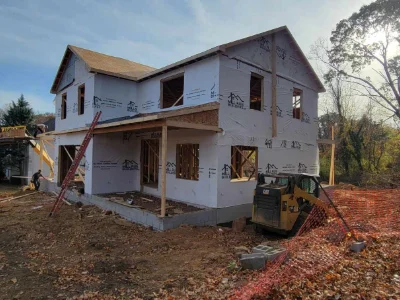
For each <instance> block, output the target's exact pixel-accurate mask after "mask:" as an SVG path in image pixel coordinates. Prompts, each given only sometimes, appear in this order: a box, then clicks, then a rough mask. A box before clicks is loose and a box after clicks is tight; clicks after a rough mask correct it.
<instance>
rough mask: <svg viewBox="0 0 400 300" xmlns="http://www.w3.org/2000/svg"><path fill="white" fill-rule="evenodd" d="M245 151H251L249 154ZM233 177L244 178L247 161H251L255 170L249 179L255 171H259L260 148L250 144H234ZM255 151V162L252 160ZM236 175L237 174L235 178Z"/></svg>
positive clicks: (232, 149)
mask: <svg viewBox="0 0 400 300" xmlns="http://www.w3.org/2000/svg"><path fill="white" fill-rule="evenodd" d="M243 151H251V152H250V153H249V154H247V155H246V154H245V153H244V152H243ZM231 153H232V154H231V179H232V180H235V179H242V178H243V177H245V176H243V173H244V169H243V167H244V165H245V163H249V164H250V165H251V166H252V167H253V172H252V173H251V174H250V176H248V179H247V180H248V181H249V180H250V179H251V178H252V177H253V175H254V173H256V172H258V167H257V165H258V148H257V147H249V146H232V147H231ZM253 153H255V159H254V161H255V163H253V162H252V161H251V160H250V156H252V155H253ZM234 176H237V178H235V177H234Z"/></svg>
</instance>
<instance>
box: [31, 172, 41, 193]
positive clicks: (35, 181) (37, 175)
mask: <svg viewBox="0 0 400 300" xmlns="http://www.w3.org/2000/svg"><path fill="white" fill-rule="evenodd" d="M40 177H42V178H44V177H43V175H42V170H39V171H37V172H36V173H35V174H33V175H32V180H31V182H32V183H33V184H34V185H35V190H36V191H38V190H39V187H40V180H39V178H40Z"/></svg>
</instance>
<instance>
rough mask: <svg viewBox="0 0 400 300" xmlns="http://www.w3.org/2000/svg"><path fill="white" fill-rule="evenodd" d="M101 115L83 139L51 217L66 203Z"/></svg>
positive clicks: (97, 116)
mask: <svg viewBox="0 0 400 300" xmlns="http://www.w3.org/2000/svg"><path fill="white" fill-rule="evenodd" d="M100 115H101V111H99V112H97V113H96V115H95V116H94V119H93V122H92V124H91V125H90V127H89V129H88V131H87V133H86V136H85V138H84V139H83V142H82V144H81V146H80V148H79V150H78V153H77V154H76V155H75V158H74V161H73V162H72V165H71V167H70V168H69V170H68V173H67V175H66V176H65V178H64V180H63V182H62V184H61V191H60V193H59V194H58V196H57V199H56V201H55V202H54V205H53V208H52V209H51V212H50V214H49V217H51V216H52V215H54V213H55V212H56V211H57V210H58V209H59V208H60V207H61V205H62V203H63V201H64V195H65V192H66V191H67V189H68V184H69V182H70V181H71V180H72V179H73V178H74V177H75V172H76V170H77V168H78V167H79V163H80V161H81V159H82V157H83V156H84V155H85V151H86V148H87V146H88V145H89V142H90V140H91V139H92V136H93V130H94V128H95V127H96V125H97V122H98V121H99V118H100Z"/></svg>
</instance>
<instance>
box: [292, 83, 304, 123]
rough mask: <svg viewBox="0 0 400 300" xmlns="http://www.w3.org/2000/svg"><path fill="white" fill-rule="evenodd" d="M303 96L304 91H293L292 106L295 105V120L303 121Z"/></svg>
mask: <svg viewBox="0 0 400 300" xmlns="http://www.w3.org/2000/svg"><path fill="white" fill-rule="evenodd" d="M302 96H303V91H302V90H300V89H296V88H294V89H293V100H292V105H293V118H294V119H299V120H300V119H301V109H302V107H301V104H302V102H303V100H302Z"/></svg>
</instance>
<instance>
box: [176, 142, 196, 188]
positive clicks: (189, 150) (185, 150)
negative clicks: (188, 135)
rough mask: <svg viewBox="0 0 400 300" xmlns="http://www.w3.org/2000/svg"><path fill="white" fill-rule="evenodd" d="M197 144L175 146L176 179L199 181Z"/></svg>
mask: <svg viewBox="0 0 400 300" xmlns="http://www.w3.org/2000/svg"><path fill="white" fill-rule="evenodd" d="M199 165H200V164H199V144H177V145H176V178H179V179H186V180H196V181H197V180H199Z"/></svg>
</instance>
